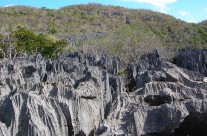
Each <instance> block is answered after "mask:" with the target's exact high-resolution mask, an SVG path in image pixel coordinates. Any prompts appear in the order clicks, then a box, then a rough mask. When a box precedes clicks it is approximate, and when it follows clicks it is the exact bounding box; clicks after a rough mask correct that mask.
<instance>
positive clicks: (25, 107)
mask: <svg viewBox="0 0 207 136" xmlns="http://www.w3.org/2000/svg"><path fill="white" fill-rule="evenodd" d="M195 52H198V53H200V55H199V54H196V53H195V55H191V54H192V53H194V51H188V50H183V51H180V52H179V53H178V55H177V56H176V57H175V59H174V60H175V64H177V65H175V64H173V63H170V62H167V61H165V60H162V59H160V57H159V55H158V53H157V52H156V51H154V52H152V53H150V54H146V55H145V56H143V57H142V60H141V61H140V63H138V64H129V65H128V67H127V68H126V70H125V73H124V74H122V75H120V74H119V71H120V70H121V68H120V62H119V60H118V59H117V58H108V57H106V56H92V55H84V54H82V53H69V54H65V55H59V56H58V58H57V59H55V60H52V59H44V58H42V57H41V56H40V55H37V56H22V57H18V58H16V59H14V60H8V59H3V60H1V61H0V135H2V136H28V135H30V136H68V135H69V136H71V135H77V136H84V135H89V136H93V135H100V136H106V135H108V136H110V135H123V136H124V135H128V136H130V135H131V136H141V135H142V136H150V135H164V136H167V135H171V136H174V135H190V136H191V135H195V134H196V133H197V131H201V130H202V133H199V134H201V135H205V134H207V130H206V129H204V127H203V126H206V125H207V122H206V120H207V119H206V114H207V113H206V112H207V99H206V98H207V93H206V90H207V83H206V82H205V80H204V79H205V76H206V72H207V71H206V68H205V63H204V62H205V61H207V59H205V55H207V53H206V52H205V51H195ZM183 55H184V56H189V57H191V59H190V58H189V57H183ZM198 57H200V58H201V59H199V58H198ZM197 59H198V60H201V61H197ZM189 60H190V61H191V63H189ZM188 63H189V65H190V66H189V65H188ZM196 64H198V66H197V67H196ZM201 67H202V68H201ZM200 116H201V117H200ZM194 118H196V120H194ZM194 122H196V124H195V125H193V126H189V124H190V123H194ZM195 127H201V128H200V129H199V128H197V129H195ZM189 128H190V129H189ZM192 129H193V130H194V131H191V130H192ZM182 130H185V131H182Z"/></svg>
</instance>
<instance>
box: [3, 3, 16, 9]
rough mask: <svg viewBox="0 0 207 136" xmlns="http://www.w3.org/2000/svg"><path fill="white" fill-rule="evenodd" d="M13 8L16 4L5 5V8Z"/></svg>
mask: <svg viewBox="0 0 207 136" xmlns="http://www.w3.org/2000/svg"><path fill="white" fill-rule="evenodd" d="M12 6H15V5H14V4H9V5H4V6H3V7H5V8H6V7H12Z"/></svg>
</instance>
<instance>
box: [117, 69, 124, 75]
mask: <svg viewBox="0 0 207 136" xmlns="http://www.w3.org/2000/svg"><path fill="white" fill-rule="evenodd" d="M118 75H119V76H125V75H126V70H125V69H120V70H119V72H118Z"/></svg>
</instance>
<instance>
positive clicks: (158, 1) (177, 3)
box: [0, 0, 207, 23]
mask: <svg viewBox="0 0 207 136" xmlns="http://www.w3.org/2000/svg"><path fill="white" fill-rule="evenodd" d="M88 3H101V4H104V5H115V6H122V7H126V8H133V9H150V10H153V11H159V12H163V13H167V14H169V15H172V16H174V17H176V18H179V19H182V20H184V21H186V22H195V23H196V22H201V21H202V20H206V19H207V0H92V1H90V0H0V7H7V6H12V5H28V6H33V7H47V8H53V9H58V8H60V7H64V6H68V5H73V4H88Z"/></svg>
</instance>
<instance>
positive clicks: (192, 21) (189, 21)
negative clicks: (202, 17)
mask: <svg viewBox="0 0 207 136" xmlns="http://www.w3.org/2000/svg"><path fill="white" fill-rule="evenodd" d="M187 22H188V23H198V22H197V21H195V20H187Z"/></svg>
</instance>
